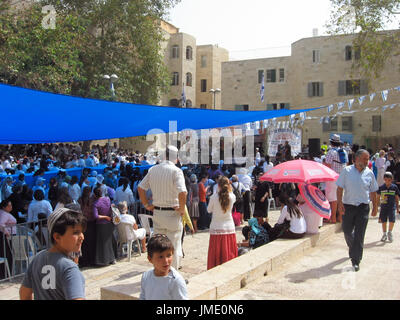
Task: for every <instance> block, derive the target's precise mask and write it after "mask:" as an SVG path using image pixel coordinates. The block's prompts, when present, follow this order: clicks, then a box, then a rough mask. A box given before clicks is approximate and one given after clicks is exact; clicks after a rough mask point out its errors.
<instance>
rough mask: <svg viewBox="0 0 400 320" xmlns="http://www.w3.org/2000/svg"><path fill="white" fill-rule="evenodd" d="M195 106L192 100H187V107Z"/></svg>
mask: <svg viewBox="0 0 400 320" xmlns="http://www.w3.org/2000/svg"><path fill="white" fill-rule="evenodd" d="M191 107H193V103H192V100H186V108H191Z"/></svg>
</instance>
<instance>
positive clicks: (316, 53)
mask: <svg viewBox="0 0 400 320" xmlns="http://www.w3.org/2000/svg"><path fill="white" fill-rule="evenodd" d="M312 62H313V63H319V50H313V52H312Z"/></svg>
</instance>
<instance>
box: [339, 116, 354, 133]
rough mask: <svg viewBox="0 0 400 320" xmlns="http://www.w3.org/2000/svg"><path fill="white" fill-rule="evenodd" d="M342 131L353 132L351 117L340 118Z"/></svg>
mask: <svg viewBox="0 0 400 320" xmlns="http://www.w3.org/2000/svg"><path fill="white" fill-rule="evenodd" d="M342 131H353V117H342Z"/></svg>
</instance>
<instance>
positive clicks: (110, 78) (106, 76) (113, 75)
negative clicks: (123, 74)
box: [103, 74, 118, 166]
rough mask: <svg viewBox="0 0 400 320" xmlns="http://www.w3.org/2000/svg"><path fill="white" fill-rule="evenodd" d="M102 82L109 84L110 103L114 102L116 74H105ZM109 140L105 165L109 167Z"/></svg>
mask: <svg viewBox="0 0 400 320" xmlns="http://www.w3.org/2000/svg"><path fill="white" fill-rule="evenodd" d="M103 79H104V80H107V81H109V82H110V90H111V94H112V97H111V101H113V100H114V98H115V89H114V82H117V80H118V76H117V75H116V74H112V75H111V76H109V75H108V74H105V75H104V76H103ZM110 151H111V150H110V139H108V141H107V165H108V166H111V152H110Z"/></svg>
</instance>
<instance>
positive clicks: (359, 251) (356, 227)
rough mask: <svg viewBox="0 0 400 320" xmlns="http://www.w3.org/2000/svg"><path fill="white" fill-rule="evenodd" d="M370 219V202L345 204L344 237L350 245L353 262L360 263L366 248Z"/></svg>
mask: <svg viewBox="0 0 400 320" xmlns="http://www.w3.org/2000/svg"><path fill="white" fill-rule="evenodd" d="M368 219H369V204H365V203H364V204H360V205H359V206H353V205H349V204H345V205H344V215H343V220H342V227H343V233H344V238H345V240H346V243H347V246H348V247H349V256H350V258H351V262H352V263H353V264H359V263H360V262H361V259H362V255H363V249H364V238H365V231H366V230H367V225H368Z"/></svg>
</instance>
